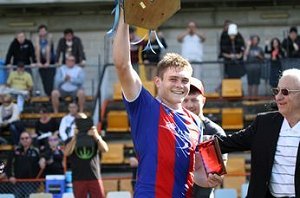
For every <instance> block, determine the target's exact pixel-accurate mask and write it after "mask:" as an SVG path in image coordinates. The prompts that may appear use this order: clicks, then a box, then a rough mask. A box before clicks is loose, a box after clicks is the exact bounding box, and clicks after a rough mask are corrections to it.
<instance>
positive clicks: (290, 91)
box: [218, 69, 300, 198]
mask: <svg viewBox="0 0 300 198" xmlns="http://www.w3.org/2000/svg"><path fill="white" fill-rule="evenodd" d="M273 94H274V96H275V101H276V104H277V107H278V111H275V112H268V113H261V114H258V115H257V117H256V119H255V120H254V122H253V123H252V124H251V125H250V126H249V127H247V128H246V129H243V130H241V131H239V132H236V133H234V134H232V135H230V136H227V137H225V136H219V137H218V138H219V143H220V147H221V150H222V153H227V152H233V151H246V150H251V177H250V183H249V189H248V197H250V198H263V197H266V198H271V197H296V198H300V143H299V141H300V102H299V101H300V70H299V69H289V70H285V71H284V72H283V74H282V77H281V78H280V80H279V83H278V88H274V89H273Z"/></svg>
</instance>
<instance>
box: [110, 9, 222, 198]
mask: <svg viewBox="0 0 300 198" xmlns="http://www.w3.org/2000/svg"><path fill="white" fill-rule="evenodd" d="M113 60H114V64H115V68H116V72H117V75H118V78H119V80H120V83H121V86H122V90H123V95H124V103H125V106H126V110H127V113H128V114H129V117H130V124H131V136H132V138H133V144H134V148H135V151H136V154H137V159H138V164H139V166H138V172H137V183H136V185H135V192H134V193H135V194H134V196H135V197H143V196H147V197H189V195H190V194H191V193H192V189H191V188H192V185H193V183H194V181H195V182H197V183H198V184H201V185H203V186H206V187H208V186H209V187H213V186H216V185H218V184H220V180H221V178H220V176H218V175H216V174H209V175H208V177H207V176H206V174H205V171H204V168H203V166H202V163H201V161H200V159H199V158H198V157H197V156H198V155H195V153H196V146H197V144H198V141H199V136H200V130H201V128H202V126H201V125H200V119H199V118H198V117H197V116H195V115H193V114H190V113H189V112H188V111H186V110H184V109H183V108H182V106H181V103H182V101H183V99H184V97H185V96H186V95H187V93H188V91H189V86H190V84H189V83H190V78H191V75H192V71H193V70H192V67H191V65H190V64H189V63H188V61H187V60H186V59H184V58H182V57H181V56H180V55H178V54H174V53H169V54H166V55H165V56H164V57H163V58H162V60H161V61H160V62H159V63H158V72H157V73H158V75H157V77H155V79H154V81H155V84H156V86H157V88H158V91H157V93H158V96H157V98H154V97H153V96H152V95H151V94H150V93H149V92H148V91H147V90H146V89H145V88H143V85H142V82H141V79H140V78H139V76H138V74H137V73H136V72H135V71H134V69H133V67H132V65H131V62H130V43H129V26H128V25H127V24H125V23H124V12H123V10H122V9H121V13H120V18H119V23H118V28H117V32H116V37H115V39H114V43H113ZM193 176H194V177H193Z"/></svg>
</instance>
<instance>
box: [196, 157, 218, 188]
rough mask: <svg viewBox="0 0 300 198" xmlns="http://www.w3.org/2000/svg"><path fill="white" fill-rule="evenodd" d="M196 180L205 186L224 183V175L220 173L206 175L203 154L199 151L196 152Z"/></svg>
mask: <svg viewBox="0 0 300 198" xmlns="http://www.w3.org/2000/svg"><path fill="white" fill-rule="evenodd" d="M194 181H195V183H196V184H197V185H198V186H201V187H205V188H214V187H217V186H218V185H220V184H222V182H223V176H220V175H218V174H208V175H206V172H205V169H204V165H203V163H202V159H201V156H200V155H199V154H198V153H196V154H195V172H194Z"/></svg>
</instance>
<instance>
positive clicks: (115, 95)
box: [113, 82, 122, 100]
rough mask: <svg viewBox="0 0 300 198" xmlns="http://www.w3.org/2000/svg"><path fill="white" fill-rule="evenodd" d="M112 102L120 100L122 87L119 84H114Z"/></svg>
mask: <svg viewBox="0 0 300 198" xmlns="http://www.w3.org/2000/svg"><path fill="white" fill-rule="evenodd" d="M113 89H114V90H113V91H114V92H113V100H122V87H121V84H120V83H119V82H118V83H115V84H114V88H113Z"/></svg>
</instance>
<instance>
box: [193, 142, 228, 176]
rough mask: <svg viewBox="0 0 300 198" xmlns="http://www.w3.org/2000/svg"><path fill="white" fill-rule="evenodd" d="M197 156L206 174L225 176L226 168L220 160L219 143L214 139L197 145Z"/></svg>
mask: <svg viewBox="0 0 300 198" xmlns="http://www.w3.org/2000/svg"><path fill="white" fill-rule="evenodd" d="M198 147H199V154H200V155H201V159H202V162H203V165H204V169H205V171H206V174H207V175H208V174H209V173H212V174H214V173H215V174H218V175H224V174H226V168H225V165H224V162H223V159H222V154H221V151H220V146H219V142H218V140H217V139H216V138H213V139H210V140H207V141H205V142H202V143H200V144H199V145H198Z"/></svg>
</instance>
